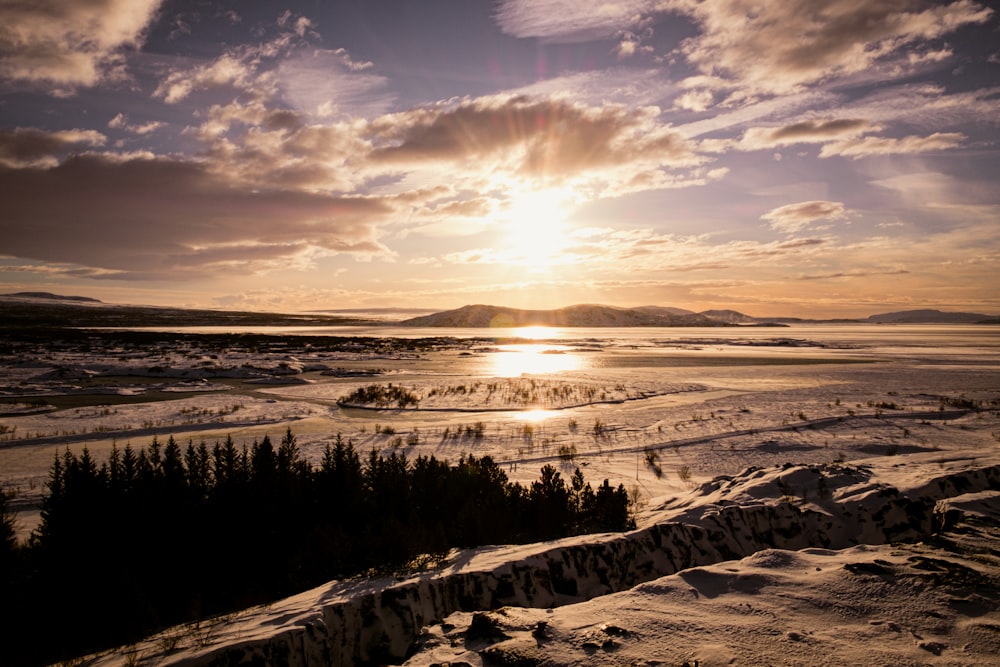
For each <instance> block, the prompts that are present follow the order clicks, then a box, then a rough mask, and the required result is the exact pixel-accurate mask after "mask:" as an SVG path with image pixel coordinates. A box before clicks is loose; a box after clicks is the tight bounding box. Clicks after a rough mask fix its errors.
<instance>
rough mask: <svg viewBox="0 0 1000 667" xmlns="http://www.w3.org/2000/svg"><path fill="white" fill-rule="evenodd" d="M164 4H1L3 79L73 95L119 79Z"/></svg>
mask: <svg viewBox="0 0 1000 667" xmlns="http://www.w3.org/2000/svg"><path fill="white" fill-rule="evenodd" d="M160 3H161V0H88V1H87V2H73V1H66V0H32V2H3V3H0V78H4V79H8V80H13V81H26V82H29V83H37V84H43V85H49V86H53V87H54V88H53V92H59V93H63V94H66V93H70V92H72V90H73V89H74V88H76V87H78V86H93V85H96V84H98V83H100V82H101V81H102V80H103V79H107V78H111V77H114V76H116V75H117V74H118V73H119V70H120V67H121V66H122V62H123V61H122V52H123V50H125V49H128V48H136V47H139V46H141V45H142V42H143V37H144V31H145V29H146V28H147V26H148V25H149V24H150V22H151V21H152V20H153V18H154V17H155V16H156V13H157V10H158V9H159V6H160Z"/></svg>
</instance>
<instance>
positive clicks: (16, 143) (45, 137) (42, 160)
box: [0, 127, 107, 168]
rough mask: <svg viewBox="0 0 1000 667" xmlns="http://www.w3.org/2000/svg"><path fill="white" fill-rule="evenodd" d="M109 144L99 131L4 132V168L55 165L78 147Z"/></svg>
mask: <svg viewBox="0 0 1000 667" xmlns="http://www.w3.org/2000/svg"><path fill="white" fill-rule="evenodd" d="M106 141H107V137H105V136H104V135H103V134H101V133H100V132H97V131H96V130H60V131H58V132H46V131H44V130H38V129H35V128H26V127H18V128H15V129H13V130H6V129H0V165H2V166H4V167H15V168H16V167H46V166H54V165H56V164H58V162H59V159H58V158H59V156H61V155H65V154H67V153H69V152H71V151H73V150H75V149H76V148H77V147H78V146H102V145H103V144H104V143H105V142H106Z"/></svg>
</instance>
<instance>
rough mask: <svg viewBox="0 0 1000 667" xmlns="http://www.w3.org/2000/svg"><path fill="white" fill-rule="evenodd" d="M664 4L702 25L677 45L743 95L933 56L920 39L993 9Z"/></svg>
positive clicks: (908, 2)
mask: <svg viewBox="0 0 1000 667" xmlns="http://www.w3.org/2000/svg"><path fill="white" fill-rule="evenodd" d="M668 6H669V7H670V8H672V9H674V10H677V11H680V12H683V13H684V14H687V15H688V16H690V17H691V18H692V19H693V20H694V21H696V22H697V23H698V25H699V26H700V27H701V29H702V32H701V33H700V34H699V35H696V36H694V37H691V38H689V39H687V40H685V42H684V43H683V44H682V46H681V49H680V51H681V52H682V53H683V54H684V55H685V56H686V58H687V59H688V61H689V62H690V63H692V64H694V65H695V66H697V67H698V68H699V69H700V70H701V71H702V73H703V74H705V75H708V76H713V77H718V78H721V79H723V80H728V81H733V82H736V83H738V84H739V85H740V86H741V88H742V91H741V93H740V96H742V97H746V96H753V95H756V94H787V93H790V92H794V91H796V90H798V89H800V88H801V87H803V86H806V85H809V84H813V83H817V82H820V81H823V80H828V79H831V78H835V77H843V76H849V75H854V74H859V73H863V72H866V71H867V70H870V69H872V68H875V67H877V66H879V65H880V64H882V63H884V62H885V61H886V60H887V59H888V58H890V57H891V56H896V55H897V54H900V53H902V55H903V62H908V58H909V56H910V55H911V54H913V53H917V54H923V58H920V57H918V58H916V59H915V61H914V65H916V64H920V62H923V61H927V60H931V61H933V60H934V58H927V56H926V52H925V51H921V50H920V49H921V47H922V46H923V45H925V44H926V43H927V42H929V41H931V40H935V39H939V38H941V37H943V36H944V35H947V34H949V33H951V32H954V31H955V30H956V29H958V28H960V27H962V26H964V25H969V24H975V23H983V22H985V21H986V20H988V19H989V17H990V16H991V14H992V10H990V9H988V8H986V7H984V6H982V5H980V4H978V3H976V2H972V1H971V0H957V1H955V2H944V3H923V2H919V1H918V0H885V1H883V2H861V1H859V0H828V1H827V2H815V0H784V1H782V2H751V1H750V0H675V1H674V2H670V3H669V4H668ZM908 49H909V51H908ZM894 65H895V66H896V67H898V66H899V63H894ZM902 73H903V72H901V71H897V72H896V73H895V74H896V75H897V76H898V75H900V74H902Z"/></svg>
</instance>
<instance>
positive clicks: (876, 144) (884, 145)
mask: <svg viewBox="0 0 1000 667" xmlns="http://www.w3.org/2000/svg"><path fill="white" fill-rule="evenodd" d="M964 140H965V135H964V134H961V133H960V132H935V133H934V134H932V135H930V136H928V137H919V136H916V135H910V136H907V137H903V138H901V139H893V138H890V137H862V138H859V139H845V140H843V141H837V142H834V143H832V144H827V145H826V146H823V148H822V150H820V152H819V156H820V157H833V156H835V155H841V156H844V157H850V158H854V159H855V160H857V159H858V158H862V157H866V156H869V155H900V154H908V153H926V152H928V151H938V150H946V149H949V148H955V147H956V146H960V145H961V144H962V142H963V141H964Z"/></svg>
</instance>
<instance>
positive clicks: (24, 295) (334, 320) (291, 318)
mask: <svg viewBox="0 0 1000 667" xmlns="http://www.w3.org/2000/svg"><path fill="white" fill-rule="evenodd" d="M370 323H371V322H370V321H369V320H366V319H363V318H356V317H335V316H330V315H318V314H296V315H290V314H281V313H258V312H247V311H236V310H208V309H199V308H166V307H160V306H130V305H120V304H111V303H104V302H102V301H98V300H97V299H91V298H89V297H85V296H61V295H59V294H51V293H49V292H17V293H16V294H0V328H3V327H33V328H34V327H50V328H61V327H128V328H135V327H188V326H206V327H212V326H215V327H226V326H232V327H241V326H242V327H252V326H258V327H259V326H283V327H292V326H300V327H301V326H338V325H348V324H370Z"/></svg>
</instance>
